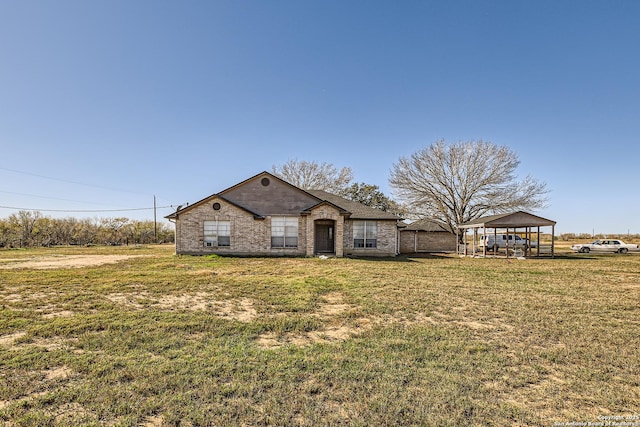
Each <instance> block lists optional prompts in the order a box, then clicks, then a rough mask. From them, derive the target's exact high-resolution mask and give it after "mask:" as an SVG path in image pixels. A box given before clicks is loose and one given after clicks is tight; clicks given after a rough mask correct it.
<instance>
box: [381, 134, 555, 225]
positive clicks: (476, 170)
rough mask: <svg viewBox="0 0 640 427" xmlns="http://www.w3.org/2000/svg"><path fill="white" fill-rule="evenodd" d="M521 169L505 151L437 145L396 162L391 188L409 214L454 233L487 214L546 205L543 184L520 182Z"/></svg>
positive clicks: (478, 144) (476, 144) (483, 145)
mask: <svg viewBox="0 0 640 427" xmlns="http://www.w3.org/2000/svg"><path fill="white" fill-rule="evenodd" d="M519 164H520V161H519V160H518V156H517V155H516V154H515V153H514V152H513V151H511V150H510V149H509V148H508V147H505V146H497V145H495V144H492V143H490V142H484V141H469V142H458V143H456V144H451V145H447V144H446V143H445V142H444V141H439V142H436V143H434V144H432V145H431V146H429V147H427V148H423V149H422V150H420V151H418V152H416V153H414V154H412V155H411V157H409V158H405V157H402V158H400V160H399V161H398V163H396V164H394V165H393V169H392V171H391V177H390V180H389V183H390V185H391V187H392V188H393V190H394V193H395V195H396V197H398V198H399V199H400V200H401V201H404V202H406V204H407V205H408V206H409V208H410V209H411V210H412V212H413V213H417V214H418V215H419V216H421V217H430V218H432V219H435V220H438V221H440V222H442V223H444V224H446V225H447V226H448V227H449V229H450V230H451V231H452V232H453V231H455V230H456V228H457V227H458V225H459V224H462V223H465V222H468V221H471V220H473V219H476V218H480V217H482V216H484V215H487V214H499V213H506V212H510V211H514V210H533V209H537V208H541V207H544V206H545V205H546V202H547V198H546V194H547V192H548V191H547V189H546V184H544V183H541V182H538V181H536V180H535V179H534V178H532V177H531V176H527V177H526V178H524V179H523V180H521V181H518V179H517V178H516V175H515V170H516V168H517V167H518V165H519Z"/></svg>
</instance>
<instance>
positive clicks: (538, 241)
mask: <svg viewBox="0 0 640 427" xmlns="http://www.w3.org/2000/svg"><path fill="white" fill-rule="evenodd" d="M537 252H538V258H540V226H538V251H537Z"/></svg>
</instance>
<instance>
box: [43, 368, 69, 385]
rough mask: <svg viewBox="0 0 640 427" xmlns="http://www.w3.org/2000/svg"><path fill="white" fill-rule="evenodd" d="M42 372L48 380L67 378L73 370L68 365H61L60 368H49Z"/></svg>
mask: <svg viewBox="0 0 640 427" xmlns="http://www.w3.org/2000/svg"><path fill="white" fill-rule="evenodd" d="M42 373H43V374H44V376H45V378H46V379H47V380H49V381H52V380H59V379H66V378H68V377H69V376H71V374H72V373H73V371H72V370H71V369H70V368H68V367H66V366H60V367H58V368H53V369H47V370H46V371H43V372H42Z"/></svg>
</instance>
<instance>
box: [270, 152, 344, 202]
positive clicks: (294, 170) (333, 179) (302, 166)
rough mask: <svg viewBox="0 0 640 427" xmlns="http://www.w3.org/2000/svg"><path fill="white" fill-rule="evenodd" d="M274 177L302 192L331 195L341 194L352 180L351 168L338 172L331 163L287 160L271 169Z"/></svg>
mask: <svg viewBox="0 0 640 427" xmlns="http://www.w3.org/2000/svg"><path fill="white" fill-rule="evenodd" d="M271 171H272V172H273V174H274V175H276V176H278V177H280V178H282V179H284V180H285V181H287V182H288V183H290V184H293V185H295V186H296V187H299V188H302V189H304V190H324V191H327V192H329V193H333V194H340V193H342V192H343V191H344V190H345V189H346V188H347V187H348V186H349V184H350V183H351V181H352V180H353V172H352V171H351V168H348V167H343V168H342V169H340V170H338V169H337V168H336V167H335V166H334V165H333V164H331V163H321V164H318V163H316V162H307V161H305V160H297V159H295V160H288V161H287V162H286V163H284V164H283V165H275V166H273V167H272V168H271Z"/></svg>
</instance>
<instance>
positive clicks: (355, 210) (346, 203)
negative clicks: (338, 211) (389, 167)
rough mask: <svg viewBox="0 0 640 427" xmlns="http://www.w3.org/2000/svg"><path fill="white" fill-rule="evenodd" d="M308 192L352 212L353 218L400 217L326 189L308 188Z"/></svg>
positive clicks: (395, 218)
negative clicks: (328, 191)
mask: <svg viewBox="0 0 640 427" xmlns="http://www.w3.org/2000/svg"><path fill="white" fill-rule="evenodd" d="M307 193H309V194H311V195H313V196H315V197H317V198H318V199H321V200H325V201H327V202H329V203H331V204H332V205H335V206H338V207H341V208H342V209H344V210H345V211H348V212H351V216H350V218H351V219H393V220H399V219H400V218H398V216H396V215H394V214H392V213H389V212H385V211H383V210H380V209H376V208H372V207H370V206H366V205H363V204H362V203H358V202H354V201H353V200H349V199H345V198H344V197H340V196H337V195H335V194H331V193H327V192H326V191H322V190H307Z"/></svg>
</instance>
